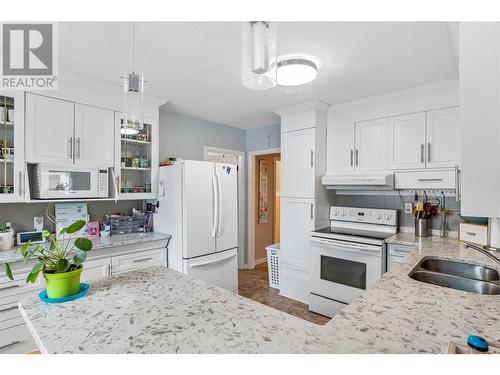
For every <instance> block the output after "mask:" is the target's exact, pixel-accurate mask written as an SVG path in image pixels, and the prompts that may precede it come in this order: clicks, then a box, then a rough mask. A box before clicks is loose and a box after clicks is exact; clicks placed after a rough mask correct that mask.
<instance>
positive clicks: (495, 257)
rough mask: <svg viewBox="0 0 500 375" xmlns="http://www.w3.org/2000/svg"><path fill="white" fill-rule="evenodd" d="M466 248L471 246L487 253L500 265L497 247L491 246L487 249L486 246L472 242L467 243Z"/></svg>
mask: <svg viewBox="0 0 500 375" xmlns="http://www.w3.org/2000/svg"><path fill="white" fill-rule="evenodd" d="M464 246H465V248H466V249H468V248H471V249H474V250H476V251H479V252H480V253H482V254H484V255H486V256H487V257H488V258H490V259H493V261H494V262H496V263H497V264H499V265H500V258H498V257H497V256H496V255H495V254H494V253H500V251H499V250H497V249H495V248H490V250H488V249H485V248H484V247H480V246H476V245H472V244H470V243H466V244H465V245H464Z"/></svg>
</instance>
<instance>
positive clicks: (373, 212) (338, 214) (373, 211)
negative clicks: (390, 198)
mask: <svg viewBox="0 0 500 375" xmlns="http://www.w3.org/2000/svg"><path fill="white" fill-rule="evenodd" d="M397 216H398V215H397V210H383V209H378V208H357V207H339V206H331V207H330V220H339V221H351V222H355V223H370V224H383V225H396V224H397V219H398V218H397Z"/></svg>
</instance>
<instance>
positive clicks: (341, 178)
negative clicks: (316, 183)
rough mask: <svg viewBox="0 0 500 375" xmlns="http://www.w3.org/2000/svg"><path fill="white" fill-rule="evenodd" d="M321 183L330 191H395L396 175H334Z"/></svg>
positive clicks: (323, 179)
mask: <svg viewBox="0 0 500 375" xmlns="http://www.w3.org/2000/svg"><path fill="white" fill-rule="evenodd" d="M321 182H322V184H323V185H324V186H325V188H326V189H328V190H393V189H394V173H370V174H333V175H326V176H323V178H322V179H321Z"/></svg>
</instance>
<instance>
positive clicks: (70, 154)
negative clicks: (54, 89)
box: [26, 93, 115, 167]
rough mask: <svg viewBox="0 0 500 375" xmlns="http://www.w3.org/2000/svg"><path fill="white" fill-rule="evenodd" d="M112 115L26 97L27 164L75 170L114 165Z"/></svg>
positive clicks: (61, 101) (33, 96)
mask: <svg viewBox="0 0 500 375" xmlns="http://www.w3.org/2000/svg"><path fill="white" fill-rule="evenodd" d="M114 144H115V141H114V112H113V111H111V110H107V109H102V108H97V107H92V106H88V105H83V104H78V103H77V104H75V103H72V102H68V101H65V100H60V99H54V98H49V97H46V96H41V95H36V94H29V93H28V94H26V161H27V162H28V163H49V164H57V165H59V166H63V165H77V166H96V167H112V166H113V165H114Z"/></svg>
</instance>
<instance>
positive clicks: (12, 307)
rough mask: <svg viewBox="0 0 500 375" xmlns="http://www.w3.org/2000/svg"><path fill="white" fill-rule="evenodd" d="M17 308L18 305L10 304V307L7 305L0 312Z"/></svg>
mask: <svg viewBox="0 0 500 375" xmlns="http://www.w3.org/2000/svg"><path fill="white" fill-rule="evenodd" d="M15 309H17V306H16V305H14V306H10V307H6V308H5V309H2V310H0V313H3V312H6V311H10V310H15Z"/></svg>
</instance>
